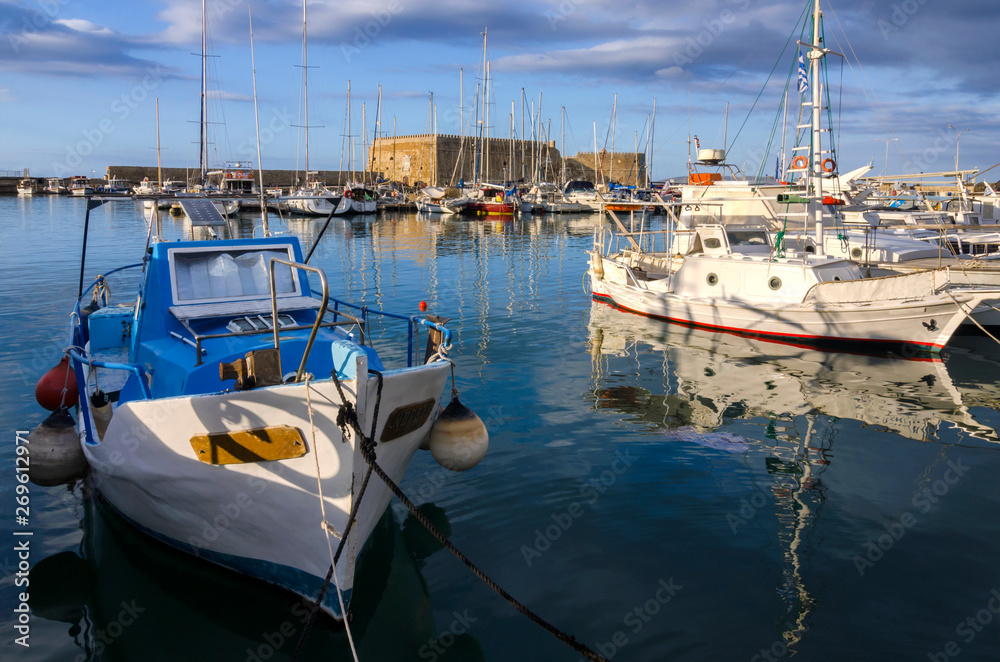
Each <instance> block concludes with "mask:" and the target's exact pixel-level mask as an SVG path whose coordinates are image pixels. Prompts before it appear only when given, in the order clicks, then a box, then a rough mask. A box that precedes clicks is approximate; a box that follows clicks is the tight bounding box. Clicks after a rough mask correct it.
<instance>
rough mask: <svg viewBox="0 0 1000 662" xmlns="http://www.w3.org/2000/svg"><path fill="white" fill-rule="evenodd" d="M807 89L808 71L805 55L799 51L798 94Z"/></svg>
mask: <svg viewBox="0 0 1000 662" xmlns="http://www.w3.org/2000/svg"><path fill="white" fill-rule="evenodd" d="M808 89H809V73H808V72H807V71H806V57H805V55H803V54H802V51H799V94H801V93H803V92H805V91H806V90H808Z"/></svg>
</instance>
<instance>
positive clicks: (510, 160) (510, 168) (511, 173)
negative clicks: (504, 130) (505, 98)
mask: <svg viewBox="0 0 1000 662" xmlns="http://www.w3.org/2000/svg"><path fill="white" fill-rule="evenodd" d="M516 117H517V111H515V110H514V100H513V99H511V100H510V156H508V157H507V163H508V166H507V177H508V179H510V181H511V182H513V181H514V136H515V135H516V133H515V127H514V119H515V118H516Z"/></svg>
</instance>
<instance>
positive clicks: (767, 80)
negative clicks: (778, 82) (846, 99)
mask: <svg viewBox="0 0 1000 662" xmlns="http://www.w3.org/2000/svg"><path fill="white" fill-rule="evenodd" d="M811 4H812V3H811V2H810V3H807V4H806V6H805V7H803V9H802V13H801V14H799V21H801V20H802V17H803V16H805V13H806V11H807V10H808V9H809V7H810V5H811ZM799 21H797V22H796V25H798V22H799ZM794 36H795V32H794V31H793V32H792V34H790V35H788V39H786V40H785V45H784V46H783V47H782V48H781V53H779V54H778V59H777V60H776V61H775V63H774V66H773V67H771V71H770V72H769V73H768V74H767V79H766V80H765V81H764V84H763V85H762V86H761V88H760V92H758V93H757V98H756V99H754V100H753V105H751V106H750V110H749V111H747V116H746V117H745V118H744V119H743V124H741V125H740V128H739V131H737V132H736V135H735V136H734V137H733V141H732V142H731V143H729V146H728V147H727V148H726V153H729V152H730V151H731V150H732V148H733V145H735V144H736V141H737V140H738V139H739V137H740V133H741V132H742V131H743V127H745V126H746V125H747V121H749V119H750V115H751V114H752V113H753V109H754V108H756V107H757V102H758V101H760V97H761V96H762V95H763V94H764V90H765V89H767V84H768V82H770V80H771V76H772V75H774V71H775V70H776V69H777V68H778V64H780V63H781V60H782V58H784V57H785V51H786V50H787V49H788V44H789V43H791V41H792V37H794Z"/></svg>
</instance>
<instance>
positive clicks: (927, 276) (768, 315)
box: [589, 0, 1000, 354]
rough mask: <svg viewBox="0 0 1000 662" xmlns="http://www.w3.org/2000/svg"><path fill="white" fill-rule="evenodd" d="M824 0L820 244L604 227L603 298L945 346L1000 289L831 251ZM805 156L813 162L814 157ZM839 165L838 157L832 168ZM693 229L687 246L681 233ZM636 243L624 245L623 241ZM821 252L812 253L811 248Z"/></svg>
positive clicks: (814, 196) (648, 308) (706, 318)
mask: <svg viewBox="0 0 1000 662" xmlns="http://www.w3.org/2000/svg"><path fill="white" fill-rule="evenodd" d="M820 20H821V13H820V11H819V0H816V2H815V10H814V14H813V44H814V45H813V46H812V51H811V53H810V60H811V62H812V66H811V77H810V82H811V85H810V89H811V91H812V97H813V98H812V102H811V106H810V107H811V109H812V118H811V124H810V126H811V127H812V134H813V135H812V140H811V142H810V149H811V158H810V159H806V158H805V157H796V162H797V163H796V165H797V166H798V167H799V170H800V171H802V172H805V173H808V174H809V180H808V182H809V187H808V189H806V190H804V191H803V192H807V193H808V194H809V195H807V196H795V198H793V199H791V201H792V202H795V203H796V204H801V205H803V206H804V207H805V208H806V209H807V210H808V211H806V212H803V215H804V216H803V220H804V221H805V220H808V219H812V220H813V221H814V228H815V230H814V240H813V243H812V244H811V246H804V247H803V249H802V250H801V251H800V250H796V249H795V248H794V247H788V246H785V245H784V244H779V246H777V247H774V246H769V245H767V243H766V242H759V243H752V242H746V243H742V242H740V243H736V244H735V245H734V243H733V242H731V241H730V238H729V236H728V235H727V233H726V229H725V228H724V227H723V226H721V225H699V226H697V227H695V228H693V229H689V230H686V231H680V230H677V229H676V228H673V227H671V228H668V229H667V230H663V231H659V232H647V231H642V230H640V231H638V232H629V231H627V230H626V229H625V228H624V227H621V226H620V230H621V231H620V233H618V234H617V235H615V234H614V233H609V232H607V231H605V230H603V229H598V230H597V231H596V234H595V242H594V250H593V252H592V254H591V263H590V270H589V273H590V281H591V292H592V296H593V297H594V298H595V299H598V300H601V301H606V302H608V303H611V304H613V305H614V306H616V307H618V308H621V309H624V310H629V311H632V312H636V313H640V314H643V315H646V316H649V317H654V318H658V319H662V320H666V321H672V322H678V323H681V324H687V325H690V326H694V327H698V328H704V329H710V330H716V331H724V332H732V333H737V334H741V335H748V336H753V337H761V338H768V339H774V340H782V341H786V342H801V343H808V344H819V345H832V346H834V347H837V348H846V347H848V346H851V345H858V344H863V345H871V344H876V345H881V346H898V347H900V348H906V351H910V352H926V353H931V354H933V353H937V352H939V351H940V350H941V348H942V347H944V345H945V344H947V342H948V341H949V340H950V338H951V337H952V335H953V334H954V333H955V331H956V330H957V329H958V327H959V326H960V325H961V324H962V323H963V322H964V321H965V320H966V319H967V318H969V317H970V316H971V315H972V313H973V312H974V311H975V310H976V309H977V308H979V307H980V306H981V305H982V304H984V303H985V302H991V301H995V300H997V299H1000V286H996V285H992V286H983V285H977V284H970V283H968V282H967V281H961V280H958V279H955V278H953V277H952V274H951V272H950V270H948V269H934V270H926V271H920V272H916V273H910V274H901V275H895V276H885V277H880V278H867V277H866V273H865V271H864V270H863V269H862V267H860V266H859V265H858V264H856V263H854V262H851V261H849V260H845V259H842V258H838V257H833V256H828V255H826V245H827V244H826V240H825V239H824V234H825V231H824V225H823V217H824V214H823V208H824V203H826V202H827V201H826V200H825V197H829V196H824V185H825V177H826V175H828V174H829V170H830V168H831V166H830V164H829V163H828V162H829V161H830V159H829V157H826V156H825V154H827V153H828V152H826V151H824V145H823V144H821V138H822V136H823V133H822V129H821V113H820V110H821V108H822V105H823V104H822V99H821V87H822V86H821V85H820V84H819V83H818V81H819V78H820V77H819V72H820V63H821V61H822V60H823V58H824V57H825V56H826V51H825V49H823V48H821V47H820V46H818V45H817V44H820V43H822V42H821V28H820ZM803 164H804V165H803ZM833 167H835V164H834V165H833ZM681 233H685V234H687V237H686V241H685V242H683V244H681V245H683V246H684V249H683V252H678V245H679V244H678V242H677V237H678V236H679V234H681ZM625 241H627V242H628V243H627V244H625V243H624V242H625ZM810 249H811V250H810Z"/></svg>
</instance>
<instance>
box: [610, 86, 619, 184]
mask: <svg viewBox="0 0 1000 662" xmlns="http://www.w3.org/2000/svg"><path fill="white" fill-rule="evenodd" d="M617 125H618V93H617V92H615V102H614V104H612V106H611V164H610V165H609V166H608V186H609V187H610V186H611V184H613V183H614V181H615V131H616V130H617Z"/></svg>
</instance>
